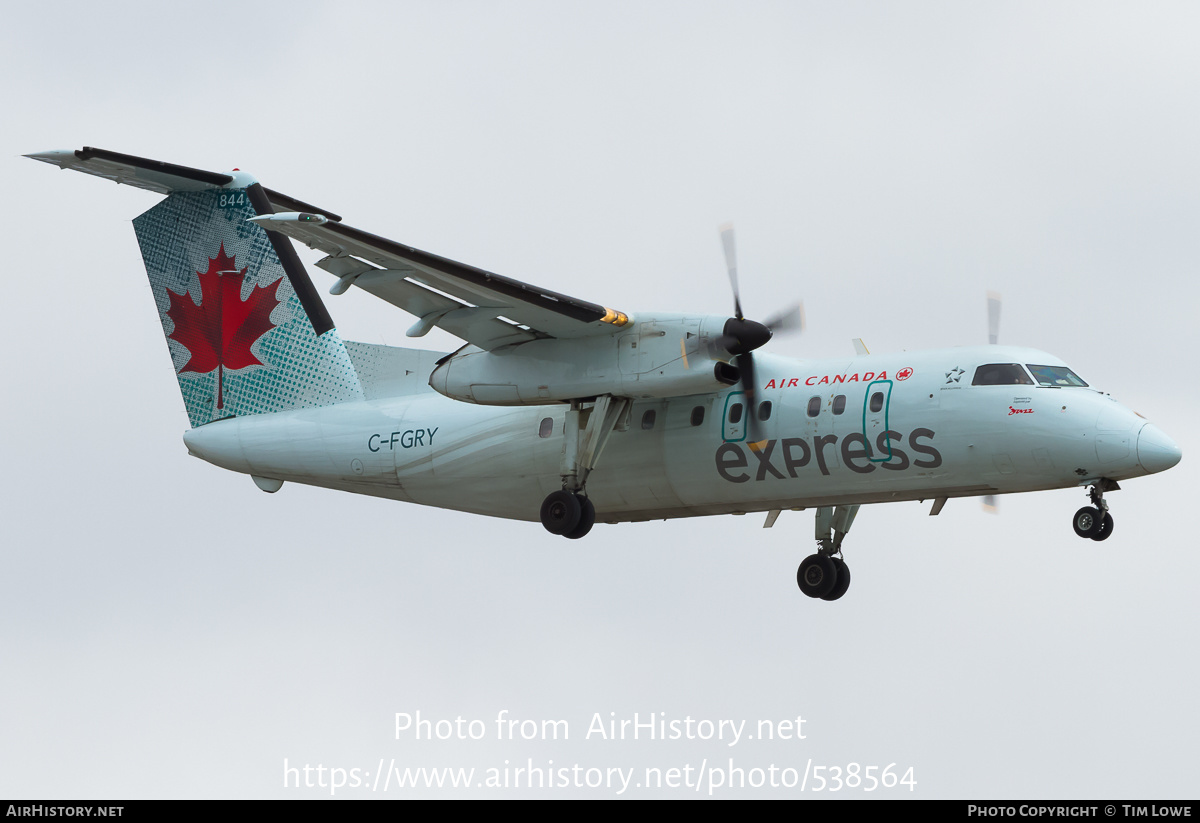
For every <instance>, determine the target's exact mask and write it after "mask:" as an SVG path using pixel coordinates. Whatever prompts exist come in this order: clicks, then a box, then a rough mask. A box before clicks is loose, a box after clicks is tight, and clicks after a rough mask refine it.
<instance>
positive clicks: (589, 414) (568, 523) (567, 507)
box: [541, 394, 630, 540]
mask: <svg viewBox="0 0 1200 823" xmlns="http://www.w3.org/2000/svg"><path fill="white" fill-rule="evenodd" d="M629 409H630V400H629V398H627V397H613V396H611V395H607V394H605V395H601V396H600V397H597V398H596V399H595V401H594V402H592V403H589V404H587V405H586V406H585V404H584V403H583V402H582V401H579V400H572V401H571V408H570V410H569V411H568V412H567V419H566V423H565V426H564V430H563V438H564V443H563V456H562V471H561V474H562V485H563V487H562V490H561V491H556V492H551V493H550V494H548V495H546V499H545V500H543V501H542V510H541V521H542V525H543V526H545V527H546V531H548V532H550V533H551V534H561V535H562V536H563V537H566V538H567V539H569V540H578V539H579V538H581V537H583V536H584V535H585V534H587V533H588V532H590V531H591V530H592V526H593V525H595V523H596V507H595V506H594V505H592V501H591V500H589V499H588V496H587V491H586V490H585V485H586V483H587V478H588V475H589V474H591V472H592V469H594V468H595V467H596V461H598V460H599V459H600V452H601V451H603V449H604V445H605V444H606V443H607V442H608V437H609V435H611V434H612V433H613V431H625V430H626V429H627V428H628V427H629Z"/></svg>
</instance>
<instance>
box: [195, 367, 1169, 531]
mask: <svg viewBox="0 0 1200 823" xmlns="http://www.w3.org/2000/svg"><path fill="white" fill-rule="evenodd" d="M756 362H757V384H758V392H757V402H758V403H759V404H761V403H763V402H764V401H770V404H771V408H770V415H769V417H767V419H765V420H762V421H761V422H760V423H759V424H758V426H759V428H758V429H757V430H756V433H757V435H758V437H759V441H758V442H757V443H753V444H752V443H751V442H749V438H748V434H747V411H748V410H746V409H744V408H743V409H742V410H741V411H742V413H741V415H740V419H738V420H737V421H736V422H731V418H737V417H738V415H737V413H736V412H735V410H734V407H735V406H737V405H739V404H741V405H743V406H744V405H745V394H744V393H743V392H741V391H740V390H739V389H738V388H737V387H731V388H729V389H726V390H723V391H720V392H715V393H710V394H701V395H691V396H685V397H673V398H668V399H651V400H640V401H636V402H634V404H633V406H632V409H631V413H630V414H629V416H628V418H627V419H626V420H625V421H623V423H622V424H620V425H619V426H618V429H617V430H616V431H615V432H614V433H613V434H612V436H611V437H610V439H609V440H608V443H607V445H606V447H605V449H604V452H603V455H602V456H601V458H600V460H599V462H598V464H597V467H596V469H595V471H594V472H593V473H592V474H591V475H590V477H589V479H588V482H587V493H588V496H589V497H590V499H591V500H592V502H593V503H594V505H595V508H596V512H597V520H599V521H601V522H618V521H628V520H646V519H659V518H672V517H688V516H696V515H707V514H724V513H731V512H750V511H765V510H771V509H785V508H797V507H812V506H828V505H838V504H854V503H879V502H887V501H898V500H917V499H931V498H938V497H963V496H971V495H983V494H1005V493H1012V492H1024V491H1036V490H1040V489H1052V488H1068V487H1073V486H1080V485H1087V484H1089V483H1092V482H1095V481H1097V480H1098V479H1100V478H1107V479H1110V480H1123V479H1126V478H1130V477H1136V476H1140V475H1144V474H1150V473H1152V472H1156V471H1162V470H1163V469H1166V468H1169V467H1170V466H1172V465H1174V464H1175V463H1176V462H1178V460H1179V452H1178V449H1177V447H1175V446H1174V444H1173V443H1172V442H1171V441H1170V439H1169V438H1167V437H1166V436H1165V435H1164V434H1163V433H1162V432H1161V431H1160V430H1158V429H1157V427H1155V426H1154V425H1153V424H1150V423H1148V422H1147V421H1146V420H1145V419H1143V418H1142V417H1141V416H1140V415H1137V414H1135V413H1134V412H1133V411H1131V410H1129V409H1127V408H1125V407H1124V406H1122V405H1121V404H1120V403H1118V402H1117V401H1115V400H1113V399H1112V398H1111V397H1109V396H1108V395H1106V394H1103V393H1101V392H1099V391H1097V390H1095V389H1092V388H1083V387H1049V386H1041V385H971V383H972V376H973V375H974V374H975V371H976V369H977V367H979V366H981V365H984V364H989V363H1021V364H1026V363H1036V364H1042V365H1062V361H1060V360H1059V359H1057V358H1054V357H1052V356H1050V355H1048V354H1045V353H1044V352H1038V351H1035V350H1031V349H1018V348H1013V347H1007V346H985V347H983V346H981V347H975V348H956V349H945V350H938V351H926V352H916V353H898V354H886V355H867V356H860V357H853V358H852V357H846V358H842V359H836V360H820V361H796V360H790V359H786V358H781V357H774V356H771V355H767V354H761V353H760V354H757V355H756ZM875 395H881V397H877V398H876V401H875V403H874V404H873V403H872V396H875ZM814 397H816V398H819V400H817V401H812V398H814ZM839 398H842V399H840V400H839ZM810 401H811V402H812V404H813V405H812V406H810ZM697 409H701V410H702V411H697ZM811 411H815V414H811V413H810V412H811ZM565 412H566V406H564V405H562V404H556V405H546V406H521V407H496V406H484V405H472V404H469V403H462V402H458V401H455V400H451V399H448V398H446V397H443V396H442V395H440V394H437V393H435V392H433V391H432V390H425V391H423V392H420V393H417V394H410V395H402V396H397V397H391V398H383V399H375V400H369V401H364V402H354V403H343V404H338V405H332V406H323V407H318V408H308V409H300V410H296V411H287V412H279V413H275V414H264V415H253V416H246V417H240V418H233V419H227V420H219V421H216V422H213V423H209V424H207V425H204V426H201V427H198V428H196V429H192V430H191V431H189V432H187V433H186V434H185V436H184V440H185V442H186V443H187V446H188V449H189V450H190V452H191V453H192V454H194V455H196V456H198V457H200V458H202V459H204V460H207V461H209V462H211V463H214V464H215V465H218V466H221V467H223V468H227V469H231V470H233V471H238V472H244V473H247V474H252V475H255V476H257V477H260V478H270V479H274V480H284V481H294V482H298V483H306V484H311V485H316V486H324V487H328V488H335V489H341V490H345V491H351V492H356V493H360V494H370V495H375V496H379V497H387V498H391V499H395V500H402V501H408V502H414V503H420V504H423V505H429V506H437V507H440V508H448V509H456V510H460V511H469V512H475V513H479V514H485V515H491V516H495V517H505V518H513V519H519V520H537V519H538V510H539V505H540V504H541V501H542V500H543V499H544V498H545V497H546V495H547V494H549V493H550V492H553V491H555V490H557V489H559V488H561V487H562V478H561V466H562V455H563V441H564V439H563V425H564V419H565ZM650 413H653V414H650ZM546 418H549V419H550V421H551V422H550V423H548V424H547V423H544V422H543V421H544V420H545V419H546Z"/></svg>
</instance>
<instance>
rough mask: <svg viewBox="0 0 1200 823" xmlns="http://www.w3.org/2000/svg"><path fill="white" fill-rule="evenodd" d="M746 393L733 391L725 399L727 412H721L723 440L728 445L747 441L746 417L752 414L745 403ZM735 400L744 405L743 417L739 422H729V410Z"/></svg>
mask: <svg viewBox="0 0 1200 823" xmlns="http://www.w3.org/2000/svg"><path fill="white" fill-rule="evenodd" d="M745 396H746V393H745V392H744V391H731V392H730V393H729V396H728V397H726V398H725V410H724V411H723V412H721V439H722V440H724V441H725V442H726V443H741V442H742V441H743V440H745V439H746V415H747V414H749V413H750V409H749V408H747V404H746V401H745ZM734 398H741V399H739V400H738V402H740V403H741V404H742V416H741V417H740V418H738V422H736V423H730V422H729V408H730V406H731V405H732V404H733V402H734Z"/></svg>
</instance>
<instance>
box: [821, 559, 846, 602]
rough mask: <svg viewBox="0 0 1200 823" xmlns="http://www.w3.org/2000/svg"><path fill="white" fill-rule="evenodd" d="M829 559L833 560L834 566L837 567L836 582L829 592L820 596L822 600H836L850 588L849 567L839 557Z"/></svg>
mask: <svg viewBox="0 0 1200 823" xmlns="http://www.w3.org/2000/svg"><path fill="white" fill-rule="evenodd" d="M831 559H832V560H833V566H834V568H835V569H837V582H836V583H834V584H833V589H832V591H830V592H829V594H826V595H822V596H821V599H822V600H837V599H838V598H839V597H841V596H842V595H843V594H845V593H846V589H848V588H850V567H849V566H847V565H846V561H845V560H843V559H842V558H840V557H834V558H831Z"/></svg>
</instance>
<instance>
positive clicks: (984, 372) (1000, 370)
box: [971, 363, 1033, 386]
mask: <svg viewBox="0 0 1200 823" xmlns="http://www.w3.org/2000/svg"><path fill="white" fill-rule="evenodd" d="M971 385H972V386H1015V385H1027V386H1032V385H1033V381H1032V380H1030V379H1029V375H1027V374H1026V373H1025V369H1023V368H1021V364H1020V363H989V364H988V365H986V366H980V367H979V368H977V369H976V370H975V379H974V380H972V381H971Z"/></svg>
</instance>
